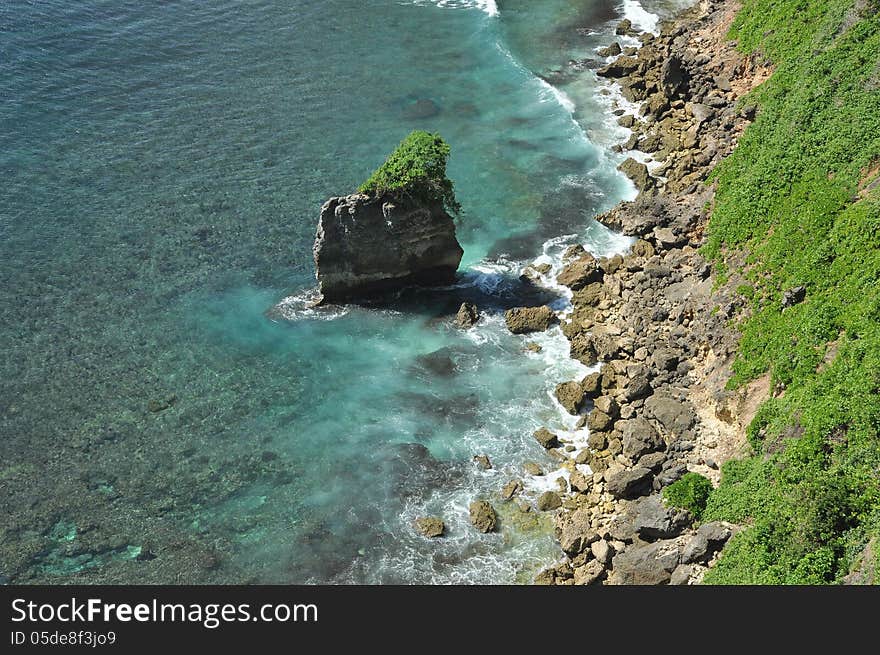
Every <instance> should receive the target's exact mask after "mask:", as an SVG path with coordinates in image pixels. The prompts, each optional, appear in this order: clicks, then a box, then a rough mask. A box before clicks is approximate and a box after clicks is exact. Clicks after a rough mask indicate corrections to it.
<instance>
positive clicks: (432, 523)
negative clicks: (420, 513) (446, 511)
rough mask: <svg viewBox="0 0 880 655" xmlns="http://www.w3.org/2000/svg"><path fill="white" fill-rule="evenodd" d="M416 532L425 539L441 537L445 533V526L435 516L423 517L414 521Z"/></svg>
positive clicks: (441, 520)
mask: <svg viewBox="0 0 880 655" xmlns="http://www.w3.org/2000/svg"><path fill="white" fill-rule="evenodd" d="M416 530H418V531H419V534H421V535H422V536H425V537H429V538H433V537H442V536H443V533H444V532H446V524H444V523H443V519H440V518H438V517H436V516H424V517H420V518H417V519H416Z"/></svg>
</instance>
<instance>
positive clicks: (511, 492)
mask: <svg viewBox="0 0 880 655" xmlns="http://www.w3.org/2000/svg"><path fill="white" fill-rule="evenodd" d="M522 490H523V485H522V482H521V481H519V480H511V481H510V482H508V483H507V484H505V485H504V486H503V487H502V488H501V498H502V499H504V500H511V499H512V498H513V497H514V496H516V495H517V494H518V493H519V492H521V491H522Z"/></svg>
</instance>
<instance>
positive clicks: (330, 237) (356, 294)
mask: <svg viewBox="0 0 880 655" xmlns="http://www.w3.org/2000/svg"><path fill="white" fill-rule="evenodd" d="M313 252H314V258H315V273H316V276H317V278H318V286H319V289H320V292H321V295H322V302H346V301H351V300H357V299H360V298H366V297H369V296H373V295H376V294H378V293H382V292H385V291H389V290H394V289H400V288H402V287H404V286H409V285H413V284H418V285H441V284H449V283H450V282H452V281H453V280H454V279H455V273H456V271H457V270H458V265H459V263H460V262H461V256H462V254H463V252H464V251H463V250H462V248H461V245H459V243H458V240H457V239H456V238H455V223H454V222H453V219H452V217H451V216H450V215H449V214H448V213H447V212H446V210H444V209H443V205H442V203H440V202H431V203H423V202H419V201H417V200H414V199H411V198H406V197H401V198H398V197H395V196H392V195H380V196H375V197H373V196H370V195H366V194H362V193H359V194H354V195H350V196H344V197H338V198H330V199H329V200H328V201H327V202H325V203H324V205H323V207H321V217H320V220H319V222H318V230H317V234H316V237H315V245H314V249H313Z"/></svg>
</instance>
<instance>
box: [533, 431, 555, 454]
mask: <svg viewBox="0 0 880 655" xmlns="http://www.w3.org/2000/svg"><path fill="white" fill-rule="evenodd" d="M534 437H535V440H536V441H537V442H538V443H539V444H541V446H543V447H544V448H546V449H548V450H549V449H550V448H558V447H559V439H558V438H557V437H556V435H555V434H553V433H552V432H550V430H548V429H547V428H539V429H538V430H535V433H534Z"/></svg>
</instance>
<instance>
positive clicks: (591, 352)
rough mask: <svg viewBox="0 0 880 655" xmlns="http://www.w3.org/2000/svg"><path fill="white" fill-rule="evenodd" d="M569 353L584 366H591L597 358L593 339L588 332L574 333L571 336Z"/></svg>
mask: <svg viewBox="0 0 880 655" xmlns="http://www.w3.org/2000/svg"><path fill="white" fill-rule="evenodd" d="M569 354H570V355H571V357H572V359H576V360H578V361H579V362H580V363H581V364H583V365H584V366H592V365H593V364H595V363H596V361H597V358H598V354H597V353H596V348H595V346H594V345H593V339H592V338H591V337H590V335H588V334H576V335H574V336H573V337H572V338H571V340H570V342H569Z"/></svg>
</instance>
